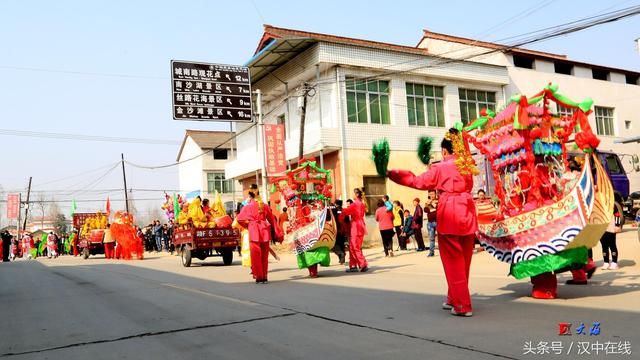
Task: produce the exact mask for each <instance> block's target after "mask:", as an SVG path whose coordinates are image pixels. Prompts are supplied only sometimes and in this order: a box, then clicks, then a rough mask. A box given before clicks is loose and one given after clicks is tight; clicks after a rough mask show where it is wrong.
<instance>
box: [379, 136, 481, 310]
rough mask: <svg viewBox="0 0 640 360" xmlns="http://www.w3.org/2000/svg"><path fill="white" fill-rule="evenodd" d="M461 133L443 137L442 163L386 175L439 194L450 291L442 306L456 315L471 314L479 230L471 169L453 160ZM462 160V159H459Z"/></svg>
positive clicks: (439, 229) (440, 233) (440, 241)
mask: <svg viewBox="0 0 640 360" xmlns="http://www.w3.org/2000/svg"><path fill="white" fill-rule="evenodd" d="M461 146H462V136H461V134H460V133H459V131H458V130H456V129H450V130H449V132H448V133H447V135H445V138H444V139H443V140H442V144H441V147H442V157H443V160H442V162H440V163H438V164H435V165H433V166H429V168H428V170H427V171H426V172H425V173H423V174H422V175H419V176H416V175H414V174H413V173H412V172H410V171H405V170H391V171H389V174H388V175H389V178H390V179H391V180H393V181H395V182H396V183H398V184H401V185H405V186H409V187H412V188H415V189H419V190H431V189H435V190H436V191H438V193H439V194H440V197H439V201H438V208H437V211H436V222H437V224H436V230H437V232H438V245H439V248H440V257H441V259H442V265H443V267H444V273H445V275H446V278H447V284H448V286H449V291H448V294H447V300H446V302H445V303H444V304H442V307H443V309H445V310H449V309H450V310H451V314H453V315H457V316H467V317H468V316H471V315H472V306H471V296H470V294H469V270H470V267H471V257H472V255H473V241H474V239H475V233H476V231H477V229H478V223H477V217H476V207H475V203H474V201H473V196H472V195H471V190H472V188H473V177H472V175H471V173H470V172H469V171H470V169H465V168H464V167H462V166H460V165H458V164H457V163H456V160H457V158H458V157H460V156H464V154H458V153H455V152H454V148H455V149H464V148H463V147H461ZM460 163H462V162H460Z"/></svg>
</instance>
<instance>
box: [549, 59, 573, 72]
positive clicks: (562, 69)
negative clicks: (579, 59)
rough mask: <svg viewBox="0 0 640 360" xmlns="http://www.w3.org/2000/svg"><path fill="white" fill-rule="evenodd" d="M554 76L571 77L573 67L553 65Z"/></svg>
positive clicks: (560, 63)
mask: <svg viewBox="0 0 640 360" xmlns="http://www.w3.org/2000/svg"><path fill="white" fill-rule="evenodd" d="M553 67H554V70H555V72H556V74H565V75H573V65H571V64H568V63H563V62H557V63H553Z"/></svg>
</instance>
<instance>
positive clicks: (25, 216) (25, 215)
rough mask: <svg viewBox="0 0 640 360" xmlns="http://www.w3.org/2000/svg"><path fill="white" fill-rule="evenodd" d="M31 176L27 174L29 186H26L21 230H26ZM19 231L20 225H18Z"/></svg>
mask: <svg viewBox="0 0 640 360" xmlns="http://www.w3.org/2000/svg"><path fill="white" fill-rule="evenodd" d="M31 179H33V178H32V177H31V176H29V187H28V188H27V203H26V204H25V206H24V223H23V224H22V231H25V230H27V219H28V218H29V197H30V196H31ZM18 231H20V227H18Z"/></svg>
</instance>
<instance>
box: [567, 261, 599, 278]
mask: <svg viewBox="0 0 640 360" xmlns="http://www.w3.org/2000/svg"><path fill="white" fill-rule="evenodd" d="M595 267H596V264H595V263H594V262H593V259H592V258H589V261H588V262H587V265H585V266H583V267H582V268H580V269H577V270H571V274H572V275H573V280H574V281H587V272H588V271H589V270H592V269H595Z"/></svg>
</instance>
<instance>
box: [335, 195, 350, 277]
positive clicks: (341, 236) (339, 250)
mask: <svg viewBox="0 0 640 360" xmlns="http://www.w3.org/2000/svg"><path fill="white" fill-rule="evenodd" d="M331 211H332V212H333V218H334V221H336V225H337V226H336V227H337V231H336V244H335V245H334V246H333V249H332V250H333V252H334V253H335V254H336V255H338V261H339V262H340V265H342V264H344V263H345V257H346V251H345V242H346V238H347V234H348V231H346V230H347V228H346V227H345V226H344V221H345V219H343V220H339V219H340V217H341V215H342V200H336V203H335V206H334V207H333V209H331Z"/></svg>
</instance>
